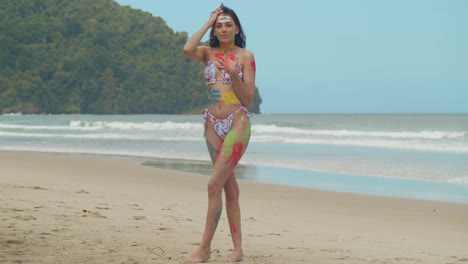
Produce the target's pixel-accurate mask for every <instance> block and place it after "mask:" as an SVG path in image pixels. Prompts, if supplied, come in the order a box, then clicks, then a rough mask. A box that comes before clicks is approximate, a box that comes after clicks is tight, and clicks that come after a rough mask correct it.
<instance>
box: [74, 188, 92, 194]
mask: <svg viewBox="0 0 468 264" xmlns="http://www.w3.org/2000/svg"><path fill="white" fill-rule="evenodd" d="M75 193H83V194H89V192H88V191H86V190H83V189H82V190H81V191H77V192H75Z"/></svg>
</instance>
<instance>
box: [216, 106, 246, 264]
mask: <svg viewBox="0 0 468 264" xmlns="http://www.w3.org/2000/svg"><path fill="white" fill-rule="evenodd" d="M242 115H245V113H244V112H242V113H239V115H238V117H237V119H236V120H235V124H233V131H237V132H236V134H237V139H236V140H234V141H233V142H234V143H233V145H236V144H238V143H241V146H242V148H240V149H241V150H240V155H238V154H236V150H235V149H236V147H234V146H233V147H232V149H233V151H232V153H230V151H225V149H224V150H222V152H221V154H222V155H225V157H226V158H227V159H226V162H227V163H228V164H229V165H233V166H232V171H231V174H230V175H231V176H229V178H228V179H227V181H226V183H225V184H224V193H225V196H226V213H227V217H228V221H229V227H230V230H231V238H232V243H233V245H234V251H233V253H232V254H231V256H230V261H232V262H237V261H242V260H243V258H244V255H243V250H242V232H241V211H240V205H239V192H240V190H239V185H238V184H237V180H236V177H235V174H234V167H235V166H236V165H237V162H238V161H239V159H240V158H241V157H242V156H243V154H244V153H245V150H246V149H247V146H248V143H249V140H250V122H249V120H248V119H247V116H246V115H245V116H242ZM228 141H229V139H228V138H227V137H226V140H225V144H224V145H223V147H228ZM226 154H227V155H226ZM232 157H236V159H237V160H233V158H232ZM233 161H234V162H235V164H232V162H233Z"/></svg>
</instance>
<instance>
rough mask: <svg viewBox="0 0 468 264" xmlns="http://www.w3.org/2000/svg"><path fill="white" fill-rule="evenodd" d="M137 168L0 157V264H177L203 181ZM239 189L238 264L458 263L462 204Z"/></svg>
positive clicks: (194, 235)
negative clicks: (241, 247) (240, 236)
mask: <svg viewBox="0 0 468 264" xmlns="http://www.w3.org/2000/svg"><path fill="white" fill-rule="evenodd" d="M142 161H143V159H135V158H133V159H130V158H124V157H103V156H92V155H64V154H61V155H59V154H47V153H31V152H14V151H0V193H1V195H0V263H181V262H182V261H183V259H184V258H185V257H186V256H187V255H188V254H190V253H191V252H192V251H193V250H195V248H196V245H197V243H198V242H199V240H200V238H201V234H202V231H203V227H204V220H205V213H206V202H207V195H206V184H207V180H208V178H207V177H204V176H197V175H191V174H187V173H180V172H174V171H168V170H160V169H155V168H151V167H146V166H142V165H140V163H141V162H142ZM240 185H241V208H242V217H241V219H242V225H243V241H244V251H245V263H455V264H459V263H468V204H456V203H440V202H431V201H417V200H409V199H394V198H382V197H374V196H364V195H355V194H344V193H334V192H327V191H319V190H310V189H301V188H293V187H284V186H276V185H269V184H260V183H253V182H245V181H241V182H240ZM230 248H231V238H230V237H229V227H228V224H227V219H226V217H225V214H223V216H222V217H221V221H220V223H219V226H218V231H217V233H216V235H215V238H214V241H213V245H212V249H213V251H212V259H211V260H210V261H209V262H210V263H225V262H227V256H228V255H229V253H230V252H229V251H230Z"/></svg>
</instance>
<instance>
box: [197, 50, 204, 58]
mask: <svg viewBox="0 0 468 264" xmlns="http://www.w3.org/2000/svg"><path fill="white" fill-rule="evenodd" d="M197 56H198V58H199V59H201V58H202V56H203V53H202V51H201V49H200V48H198V47H197Z"/></svg>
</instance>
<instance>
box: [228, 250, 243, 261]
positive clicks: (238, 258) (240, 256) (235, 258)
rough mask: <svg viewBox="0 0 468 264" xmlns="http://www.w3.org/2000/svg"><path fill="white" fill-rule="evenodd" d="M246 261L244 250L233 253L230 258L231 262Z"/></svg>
mask: <svg viewBox="0 0 468 264" xmlns="http://www.w3.org/2000/svg"><path fill="white" fill-rule="evenodd" d="M243 260H244V254H243V253H242V250H236V251H234V252H232V254H231V256H230V257H229V261H231V262H241V261H243Z"/></svg>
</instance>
